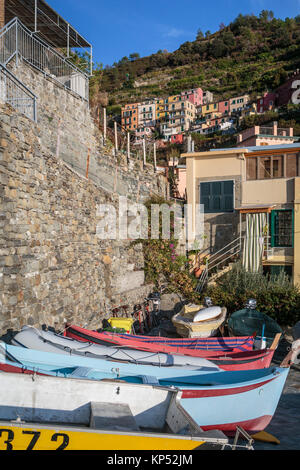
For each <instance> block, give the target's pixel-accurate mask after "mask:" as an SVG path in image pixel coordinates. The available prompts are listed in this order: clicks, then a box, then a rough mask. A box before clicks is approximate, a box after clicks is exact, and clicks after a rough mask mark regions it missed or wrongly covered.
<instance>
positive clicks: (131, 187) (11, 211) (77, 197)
mask: <svg viewBox="0 0 300 470" xmlns="http://www.w3.org/2000/svg"><path fill="white" fill-rule="evenodd" d="M23 68H24V67H23ZM25 69H26V67H25ZM31 73H32V77H33V78H32V84H33V83H34V82H35V80H36V81H37V85H38V83H39V87H38V86H37V87H36V89H33V91H34V92H35V93H36V94H37V95H38V98H39V100H38V122H37V123H33V122H32V121H31V120H29V119H28V118H26V117H24V116H23V115H21V114H19V113H17V112H16V111H15V110H13V109H12V108H11V107H9V106H7V105H4V104H1V103H0V116H1V119H0V202H1V206H0V333H1V334H5V332H6V331H7V330H8V329H13V330H19V329H20V328H21V327H22V326H23V325H25V324H30V325H35V326H39V327H40V326H41V325H42V324H47V325H50V326H54V327H56V328H62V327H63V324H64V322H65V321H72V322H75V323H77V324H80V325H85V326H87V327H90V328H97V327H99V326H101V319H102V318H104V317H106V318H107V317H109V316H110V312H111V309H112V308H113V307H116V306H119V305H122V304H128V305H130V306H131V307H132V306H133V305H134V304H135V303H139V302H141V301H142V300H143V299H144V297H145V296H146V295H147V293H149V292H150V291H151V289H152V286H147V285H145V284H144V271H143V267H144V259H143V253H142V246H141V245H140V244H137V245H133V246H132V245H131V242H130V241H128V240H100V239H99V238H98V236H97V233H96V230H97V224H98V223H99V220H100V219H99V216H98V215H97V207H98V205H99V204H103V203H105V204H108V203H109V204H113V205H114V207H117V206H118V198H119V196H120V195H126V196H127V197H128V198H130V199H131V200H132V201H135V202H137V201H140V202H141V201H143V200H145V199H146V198H147V197H149V196H150V195H151V194H154V193H155V194H160V195H166V194H167V192H168V186H167V184H166V180H165V178H164V177H162V176H157V175H156V173H155V172H154V170H153V167H152V166H151V165H147V167H146V168H145V169H143V168H142V166H141V163H140V162H136V161H131V162H129V164H128V162H126V161H124V159H123V157H122V156H117V157H115V156H114V155H113V153H112V151H111V150H110V149H109V148H108V147H106V148H104V147H103V146H102V145H101V136H100V134H99V132H98V130H97V128H96V126H95V125H94V123H93V122H92V119H91V118H90V117H89V112H88V108H87V104H86V103H84V102H82V101H81V100H79V99H78V98H75V97H73V96H72V95H71V94H70V93H68V92H67V91H66V90H63V89H60V88H59V87H55V86H54V85H53V84H51V80H48V79H47V78H45V77H43V76H40V77H38V76H37V75H36V74H37V72H35V71H31V69H29V68H28V70H27V69H26V74H27V75H28V76H29V75H30V74H31ZM27 85H28V86H29V87H30V83H27ZM30 88H31V89H32V88H34V87H32V86H31V87H30ZM38 88H39V89H38ZM47 90H48V91H47ZM48 92H49V93H48ZM47 103H48V108H47ZM77 108H78V109H77ZM76 109H77V111H76ZM79 110H80V112H79ZM47 113H48V114H47ZM64 113H65V120H64V122H65V123H66V122H68V125H65V128H64V132H63V134H62V135H61V139H60V142H59V144H58V146H59V151H57V132H56V134H55V128H56V127H55V126H56V124H55V125H54V123H53V121H54V116H55V119H56V118H57V119H58V118H59V117H60V116H61V117H63V115H64ZM75 117H76V119H77V120H78V122H77V126H76V124H75V120H76V119H75ZM51 118H53V119H51ZM74 119H75V120H74ZM61 122H62V121H61ZM51 123H52V124H51ZM88 142H89V143H90V148H91V162H90V163H91V164H90V168H89V169H90V172H89V178H86V177H85V171H86V155H87V154H86V149H87V143H88ZM68 143H69V144H70V146H69V144H68Z"/></svg>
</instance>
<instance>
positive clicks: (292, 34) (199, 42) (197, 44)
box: [100, 10, 300, 103]
mask: <svg viewBox="0 0 300 470" xmlns="http://www.w3.org/2000/svg"><path fill="white" fill-rule="evenodd" d="M299 44H300V20H299V17H296V18H286V19H285V20H281V19H277V18H274V14H273V12H272V11H269V10H263V11H262V12H261V13H260V15H259V16H255V15H242V14H240V15H239V16H238V17H237V18H236V19H235V20H233V21H232V22H231V23H230V24H229V25H227V26H225V25H222V27H220V30H219V31H217V32H216V33H214V34H211V32H209V31H207V32H206V33H205V35H204V34H203V33H202V31H201V30H198V32H197V36H196V38H195V40H194V41H186V42H185V43H183V44H182V45H181V46H180V47H179V48H178V49H177V50H176V51H174V52H172V53H169V52H167V51H163V50H159V51H158V52H157V53H156V54H151V55H149V56H146V57H139V54H138V53H136V52H134V53H131V54H130V55H129V57H127V56H125V57H123V58H122V59H121V60H120V61H119V62H116V63H115V64H113V66H110V67H105V69H104V71H103V74H102V75H101V87H100V89H101V90H102V91H106V92H108V93H110V94H114V93H117V92H118V91H119V90H120V89H121V88H122V87H124V88H123V90H125V91H126V90H128V93H127V94H126V93H124V97H123V98H122V99H124V101H122V103H124V102H126V101H128V102H129V100H128V98H129V96H132V95H131V93H132V91H133V88H132V87H133V83H134V81H135V80H136V79H138V78H139V77H144V76H146V77H151V74H152V76H153V74H156V73H157V72H158V71H164V72H165V73H166V74H167V75H169V76H170V75H171V76H173V77H174V78H175V80H171V81H169V80H166V81H165V82H163V81H162V82H161V83H160V84H159V85H158V86H157V88H156V89H155V90H153V93H152V91H151V90H147V89H144V88H142V87H140V90H141V99H148V98H151V97H154V96H159V95H158V89H159V90H160V96H164V95H168V94H172V93H174V94H176V93H179V92H181V91H183V90H185V89H187V88H192V87H196V86H201V87H203V88H204V87H205V88H206V89H209V90H211V91H214V93H215V94H216V95H219V96H220V98H222V96H221V95H222V94H223V93H224V91H228V92H230V95H231V96H233V94H235V93H236V92H250V93H251V92H253V91H255V92H261V91H264V90H265V89H266V88H270V89H274V88H276V86H278V84H281V83H282V82H283V81H284V80H285V77H286V72H290V71H292V70H295V69H296V68H299V65H300V63H299ZM247 64H249V68H245V65H247ZM220 71H222V73H219V72H220ZM191 72H193V73H192V75H191ZM218 73H219V75H217V74H218ZM128 74H129V76H130V82H128ZM217 76H219V81H216V77H217ZM124 84H125V85H124ZM119 102H120V101H119Z"/></svg>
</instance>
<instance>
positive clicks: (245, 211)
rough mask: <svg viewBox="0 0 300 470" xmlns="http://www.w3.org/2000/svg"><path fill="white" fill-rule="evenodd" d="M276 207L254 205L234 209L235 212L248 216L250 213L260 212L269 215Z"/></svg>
mask: <svg viewBox="0 0 300 470" xmlns="http://www.w3.org/2000/svg"><path fill="white" fill-rule="evenodd" d="M274 207H276V206H275V205H274V204H272V205H269V204H255V205H251V206H250V205H249V206H241V207H236V210H237V211H238V212H240V214H250V213H261V212H266V213H270V212H271V211H272V209H274Z"/></svg>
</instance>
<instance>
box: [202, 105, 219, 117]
mask: <svg viewBox="0 0 300 470" xmlns="http://www.w3.org/2000/svg"><path fill="white" fill-rule="evenodd" d="M218 111H219V108H218V103H209V104H203V105H202V106H200V107H199V110H198V113H199V114H200V115H202V116H206V115H207V114H216V113H218Z"/></svg>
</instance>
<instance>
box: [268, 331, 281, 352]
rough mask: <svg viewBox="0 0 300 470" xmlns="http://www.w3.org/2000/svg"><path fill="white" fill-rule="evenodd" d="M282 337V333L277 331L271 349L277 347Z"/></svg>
mask: <svg viewBox="0 0 300 470" xmlns="http://www.w3.org/2000/svg"><path fill="white" fill-rule="evenodd" d="M280 338H281V333H277V334H276V336H275V338H274V339H273V343H272V344H271V346H270V349H272V350H273V349H274V350H275V349H276V348H277V346H278V343H279V340H280Z"/></svg>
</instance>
